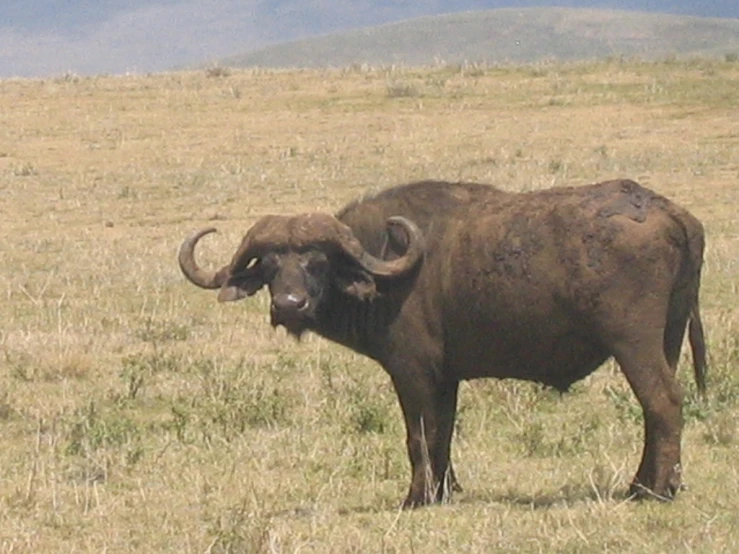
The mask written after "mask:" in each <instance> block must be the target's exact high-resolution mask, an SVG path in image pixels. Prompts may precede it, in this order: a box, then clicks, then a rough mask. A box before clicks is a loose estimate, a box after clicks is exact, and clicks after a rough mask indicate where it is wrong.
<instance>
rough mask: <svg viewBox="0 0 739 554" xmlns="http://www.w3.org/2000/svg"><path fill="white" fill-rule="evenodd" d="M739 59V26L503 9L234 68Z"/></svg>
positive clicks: (413, 24) (281, 47)
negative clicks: (620, 58)
mask: <svg viewBox="0 0 739 554" xmlns="http://www.w3.org/2000/svg"><path fill="white" fill-rule="evenodd" d="M737 53H739V19H718V18H707V17H694V16H681V15H667V14H656V13H643V12H629V11H617V10H598V9H575V8H501V9H494V10H482V11H469V12H462V13H456V14H449V15H440V16H427V17H419V18H415V19H409V20H406V21H402V22H399V23H391V24H386V25H380V26H375V27H367V28H364V29H359V30H353V31H348V32H339V33H332V34H328V35H323V36H319V37H313V38H308V39H304V40H296V41H291V42H285V43H281V44H276V45H273V46H270V47H266V48H262V49H259V50H256V51H252V52H248V53H245V54H241V55H236V56H232V57H228V58H225V59H222V60H220V61H219V65H222V66H227V67H252V66H261V67H342V66H346V65H350V64H354V63H367V64H370V65H387V64H393V63H400V64H407V65H428V64H433V63H438V62H444V63H459V62H464V61H467V62H487V63H499V62H503V63H506V62H510V63H528V62H535V61H538V60H542V59H557V60H565V61H571V60H587V59H597V58H604V57H607V56H621V55H623V56H628V57H632V56H634V57H639V58H642V59H655V58H663V57H667V56H672V55H675V56H678V57H690V56H709V57H713V56H723V55H726V54H737Z"/></svg>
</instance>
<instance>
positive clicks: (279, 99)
mask: <svg viewBox="0 0 739 554" xmlns="http://www.w3.org/2000/svg"><path fill="white" fill-rule="evenodd" d="M217 73H218V72H205V71H198V72H183V73H170V74H162V75H150V76H141V77H134V76H129V77H95V78H79V79H77V78H74V77H68V78H66V79H56V80H7V81H0V121H1V122H2V127H1V128H2V133H0V214H1V216H0V236H1V237H3V238H2V240H0V260H2V263H1V264H0V294H1V295H2V297H1V298H0V314H1V316H2V317H0V439H1V441H2V448H0V468H1V469H0V552H3V553H11V552H12V553H14V554H32V553H33V554H36V553H41V552H43V553H44V554H54V553H62V552H76V553H87V552H89V553H100V552H108V553H111V554H113V553H123V552H146V553H160V552H176V553H178V554H183V553H185V554H189V553H193V554H194V553H198V554H202V553H206V552H207V553H214V554H226V553H249V554H253V553H257V554H259V553H294V552H301V553H303V554H306V553H311V554H312V553H316V554H319V553H320V554H327V553H328V554H331V553H336V554H345V553H349V552H357V553H359V552H361V553H366V552H383V553H388V554H390V553H397V554H400V553H407V552H433V553H450V554H451V553H454V554H459V553H462V554H465V553H466V554H487V553H489V552H511V553H512V552H516V553H539V552H573V553H574V552H580V553H591V552H592V553H601V552H619V553H638V554H645V553H647V554H657V553H663V552H672V553H676V554H677V553H690V552H711V553H727V554H728V553H732V554H733V553H735V552H737V551H738V550H739V466H738V465H737V463H736V461H737V459H739V372H737V366H738V365H739V338H738V337H739V303H738V302H737V294H738V291H737V283H739V265H738V263H737V260H739V220H738V219H737V210H736V202H737V179H738V178H739V160H738V159H737V155H736V153H737V151H739V133H738V131H737V130H738V129H739V112H737V110H736V91H737V89H738V88H739V64H737V63H727V62H725V61H693V62H680V61H670V62H666V63H636V62H628V63H627V62H623V63H622V62H619V61H617V60H611V61H610V62H607V63H597V64H571V65H560V64H541V65H537V66H536V67H504V68H485V67H481V68H459V67H458V66H446V67H437V68H434V69H423V70H419V69H410V68H399V69H398V68H396V69H389V68H388V69H384V70H380V69H368V70H364V69H362V68H358V67H356V68H346V69H342V70H302V71H271V70H270V71H267V70H243V71H237V70H234V71H232V72H231V73H230V74H228V72H221V76H220V77H214V75H216V74H217ZM619 176H623V177H631V178H635V179H638V180H639V181H641V182H643V183H644V184H645V185H648V186H650V187H652V188H654V189H656V190H657V191H659V192H661V193H664V194H666V195H668V196H669V197H671V198H673V199H674V200H676V201H677V202H680V203H681V204H683V205H684V206H686V207H687V208H689V209H690V210H691V211H692V212H693V213H694V214H695V215H696V216H698V217H699V218H700V219H701V220H702V221H703V222H704V223H705V226H706V233H707V242H708V248H707V252H706V260H705V262H706V263H705V273H704V281H703V288H702V298H701V302H702V310H703V320H704V324H705V327H706V332H707V336H708V340H709V347H710V360H711V368H710V379H709V393H710V399H709V401H708V402H707V403H702V402H700V401H699V400H698V399H697V398H696V396H695V388H694V385H693V379H692V370H691V367H690V360H689V356H688V355H687V353H686V354H685V356H684V358H683V359H682V360H681V364H680V368H679V378H680V380H681V382H682V383H683V384H684V386H685V389H686V409H685V420H686V423H685V431H684V441H683V444H684V456H683V462H684V477H685V482H686V483H687V485H688V487H689V488H688V490H686V491H683V492H682V494H681V495H680V496H679V497H678V499H677V500H676V501H675V502H674V503H671V504H660V503H656V502H646V503H643V504H635V503H632V502H629V501H627V500H626V498H625V493H626V490H627V488H628V483H629V480H630V479H631V477H632V475H633V472H634V471H635V470H636V467H637V465H638V463H639V456H640V449H641V441H642V438H641V425H642V421H641V415H640V410H639V408H638V405H637V404H636V401H635V400H634V397H633V395H632V394H631V392H630V390H629V388H628V385H627V384H626V382H625V380H624V378H623V377H622V375H621V374H620V373H619V372H618V370H617V369H616V368H614V366H613V365H611V364H607V365H606V366H605V367H603V368H601V369H600V370H599V371H597V372H596V373H595V374H594V375H593V376H591V377H590V378H588V379H586V380H585V381H583V382H582V383H580V384H578V385H577V386H576V387H575V388H574V390H573V391H572V392H571V393H569V394H566V395H563V396H560V395H559V394H555V393H552V392H551V391H548V390H543V389H541V388H539V387H535V386H532V385H528V384H522V383H517V382H498V381H492V380H487V381H478V382H473V383H465V384H464V385H463V386H462V388H461V398H460V403H461V404H460V420H459V426H458V428H457V434H456V436H455V439H454V452H453V459H454V463H455V467H456V471H457V475H458V477H459V479H460V481H461V483H462V484H463V486H464V487H465V492H463V493H459V494H456V495H455V496H454V497H453V499H452V501H451V503H450V504H448V505H445V506H439V507H434V508H429V509H424V510H419V511H416V512H413V513H404V512H399V511H398V506H399V503H400V501H401V499H402V497H403V495H404V494H405V492H406V487H407V485H408V478H409V468H408V462H407V458H406V452H405V444H404V431H403V425H402V421H401V419H402V418H401V414H400V410H399V408H398V407H397V405H396V399H395V396H394V394H393V392H392V387H391V386H390V383H389V382H388V378H387V377H386V375H385V374H384V373H383V372H382V370H381V369H380V368H379V367H377V366H376V365H375V364H374V363H372V362H371V361H369V360H367V359H364V358H362V357H361V356H358V355H355V354H352V353H351V352H348V351H347V350H345V349H342V348H340V347H338V346H335V345H332V344H329V343H328V342H326V341H324V340H321V339H319V338H316V337H314V336H309V337H307V338H306V339H304V340H303V341H302V342H301V343H296V342H295V341H293V340H290V339H288V338H287V337H286V336H285V333H284V332H282V330H279V331H277V332H275V331H273V330H272V329H271V328H270V327H269V324H268V317H269V316H268V300H267V297H266V296H265V294H264V293H263V292H262V293H259V294H258V295H256V296H255V297H253V298H251V299H249V300H248V301H244V302H241V303H236V304H227V305H219V304H218V303H217V302H216V298H215V294H212V293H209V292H208V291H203V290H199V289H196V288H195V287H193V286H192V285H190V284H188V283H186V282H185V280H184V278H183V277H182V276H181V274H180V272H179V269H178V267H177V263H176V260H175V253H176V250H177V247H178V245H179V243H180V241H181V240H182V239H183V237H185V236H186V235H187V234H188V233H190V232H191V231H192V230H194V229H197V228H200V227H203V226H206V225H215V226H217V227H218V228H219V230H220V231H221V232H220V233H219V234H217V235H213V236H211V237H209V238H208V239H207V240H204V241H203V245H202V246H203V248H202V250H201V251H200V252H199V254H200V255H201V259H202V260H203V263H204V265H206V264H207V263H209V262H212V263H213V264H218V263H223V261H224V260H227V259H229V258H230V256H231V254H232V252H233V249H234V248H235V247H236V245H237V244H238V242H239V241H240V238H241V236H242V234H243V233H244V232H245V231H246V229H248V228H249V226H250V225H251V224H252V223H253V222H254V221H255V219H256V218H257V217H259V216H261V215H263V214H266V213H275V212H279V213H296V212H299V211H306V210H326V211H333V210H336V209H337V208H339V207H340V206H342V205H343V204H344V203H345V202H347V201H349V200H350V199H352V198H355V197H356V196H358V195H360V194H363V193H365V192H367V191H376V190H378V189H381V188H384V187H388V186H390V185H393V184H396V183H399V182H402V181H406V180H411V179H418V178H428V177H434V178H448V179H469V180H479V181H484V182H490V183H494V184H496V185H498V186H500V187H503V188H505V189H508V190H531V189H538V188H544V187H549V186H553V185H580V184H584V183H588V182H592V181H595V180H601V179H606V178H612V177H619Z"/></svg>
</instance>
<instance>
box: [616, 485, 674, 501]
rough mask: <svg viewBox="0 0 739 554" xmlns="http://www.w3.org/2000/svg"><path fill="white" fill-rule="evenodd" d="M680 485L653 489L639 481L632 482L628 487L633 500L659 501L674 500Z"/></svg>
mask: <svg viewBox="0 0 739 554" xmlns="http://www.w3.org/2000/svg"><path fill="white" fill-rule="evenodd" d="M682 488H683V487H681V486H677V487H674V486H668V487H666V488H665V489H663V490H661V491H655V490H653V489H651V488H649V487H647V486H645V485H642V484H641V483H632V484H631V487H629V495H630V496H631V498H633V499H634V500H659V501H660V502H672V501H673V500H675V495H677V491H678V490H682Z"/></svg>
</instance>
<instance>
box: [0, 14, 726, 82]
mask: <svg viewBox="0 0 739 554" xmlns="http://www.w3.org/2000/svg"><path fill="white" fill-rule="evenodd" d="M530 5H560V6H565V5H567V6H580V7H585V6H588V7H608V8H622V9H642V10H650V11H663V12H671V13H681V14H692V15H702V16H716V17H733V18H739V0H692V1H689V0H663V1H660V0H651V1H650V0H645V1H641V2H637V1H632V0H612V1H601V2H585V1H578V0H570V1H566V0H564V1H560V2H556V1H555V2H552V1H549V2H548V1H543V0H539V1H536V0H532V1H518V2H514V1H505V0H488V1H485V0H477V1H475V0H456V1H453V0H417V1H413V2H408V1H403V0H349V1H347V0H148V1H147V0H0V78H5V77H13V76H22V77H44V76H55V75H63V74H65V73H75V74H81V75H85V74H97V73H116V74H118V73H126V72H136V73H141V72H153V71H164V70H168V69H174V68H177V67H183V66H187V65H193V64H202V63H207V62H209V61H215V60H217V59H220V58H224V57H227V56H231V55H235V54H241V53H244V52H246V51H249V50H253V49H255V48H258V47H260V46H264V45H266V44H270V43H275V42H281V41H285V40H292V39H296V38H303V37H306V36H311V35H314V34H323V33H329V32H333V31H340V30H344V29H349V28H356V27H362V26H367V25H377V24H380V23H387V22H391V21H397V20H400V19H406V18H410V17H418V16H421V15H431V14H438V13H448V12H453V11H461V10H469V9H488V8H497V7H511V6H515V7H522V6H530Z"/></svg>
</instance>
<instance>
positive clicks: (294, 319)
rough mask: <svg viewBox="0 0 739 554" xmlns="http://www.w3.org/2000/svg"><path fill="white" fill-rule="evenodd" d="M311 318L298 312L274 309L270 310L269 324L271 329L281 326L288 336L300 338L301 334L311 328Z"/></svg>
mask: <svg viewBox="0 0 739 554" xmlns="http://www.w3.org/2000/svg"><path fill="white" fill-rule="evenodd" d="M312 322H313V318H312V316H311V315H310V314H307V313H302V312H301V311H299V310H276V309H275V308H274V307H272V309H271V310H270V323H271V325H272V327H274V328H277V327H279V326H280V325H282V326H283V327H284V328H285V331H287V333H288V334H289V335H292V336H293V337H295V338H300V337H301V336H302V335H303V333H305V332H306V331H308V330H309V329H310V328H311V324H312Z"/></svg>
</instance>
